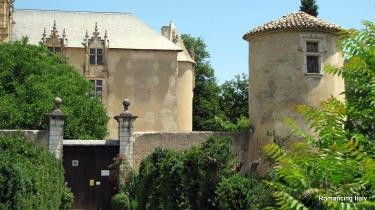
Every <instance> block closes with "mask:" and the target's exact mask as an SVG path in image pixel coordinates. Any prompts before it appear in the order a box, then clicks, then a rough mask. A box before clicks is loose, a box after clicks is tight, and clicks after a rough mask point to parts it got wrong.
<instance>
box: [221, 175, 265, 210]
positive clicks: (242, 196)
mask: <svg viewBox="0 0 375 210" xmlns="http://www.w3.org/2000/svg"><path fill="white" fill-rule="evenodd" d="M215 192H216V195H217V197H216V200H217V203H218V206H219V208H220V209H263V208H264V207H266V206H267V204H268V203H269V201H270V199H271V197H272V192H271V190H270V189H269V188H267V187H266V186H265V184H263V182H262V181H261V180H257V179H254V178H247V177H244V176H242V175H240V174H236V175H234V176H231V177H229V178H225V179H223V180H222V181H221V182H220V183H219V184H218V187H217V189H216V191H215Z"/></svg>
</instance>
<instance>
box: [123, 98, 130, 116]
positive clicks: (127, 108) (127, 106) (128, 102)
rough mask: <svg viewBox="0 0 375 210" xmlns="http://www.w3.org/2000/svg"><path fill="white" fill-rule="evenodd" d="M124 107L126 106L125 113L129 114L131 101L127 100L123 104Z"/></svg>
mask: <svg viewBox="0 0 375 210" xmlns="http://www.w3.org/2000/svg"><path fill="white" fill-rule="evenodd" d="M122 105H124V113H127V112H128V110H129V106H130V100H129V99H127V98H125V99H124V101H123V102H122Z"/></svg>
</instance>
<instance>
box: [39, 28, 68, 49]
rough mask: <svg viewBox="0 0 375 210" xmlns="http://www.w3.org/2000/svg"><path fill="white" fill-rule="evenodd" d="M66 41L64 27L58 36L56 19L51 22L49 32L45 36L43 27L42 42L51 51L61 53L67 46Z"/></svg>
mask: <svg viewBox="0 0 375 210" xmlns="http://www.w3.org/2000/svg"><path fill="white" fill-rule="evenodd" d="M67 41H68V40H67V39H66V34H65V29H64V30H63V34H62V36H61V37H60V35H59V32H58V31H57V26H56V21H54V23H53V27H52V30H51V34H50V35H49V36H47V32H46V29H45V28H44V32H43V36H42V42H43V44H44V45H45V46H46V47H47V48H48V50H49V51H50V52H51V53H54V54H59V55H63V54H64V49H65V47H66V46H67Z"/></svg>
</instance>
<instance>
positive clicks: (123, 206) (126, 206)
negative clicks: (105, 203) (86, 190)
mask: <svg viewBox="0 0 375 210" xmlns="http://www.w3.org/2000/svg"><path fill="white" fill-rule="evenodd" d="M111 207H112V209H113V210H130V203H129V198H128V196H126V195H125V194H124V193H117V194H116V195H114V196H113V197H112V199H111Z"/></svg>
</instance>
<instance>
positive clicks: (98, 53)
mask: <svg viewBox="0 0 375 210" xmlns="http://www.w3.org/2000/svg"><path fill="white" fill-rule="evenodd" d="M89 53H90V58H89V59H90V60H89V61H90V65H103V49H101V48H90V52H89Z"/></svg>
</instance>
